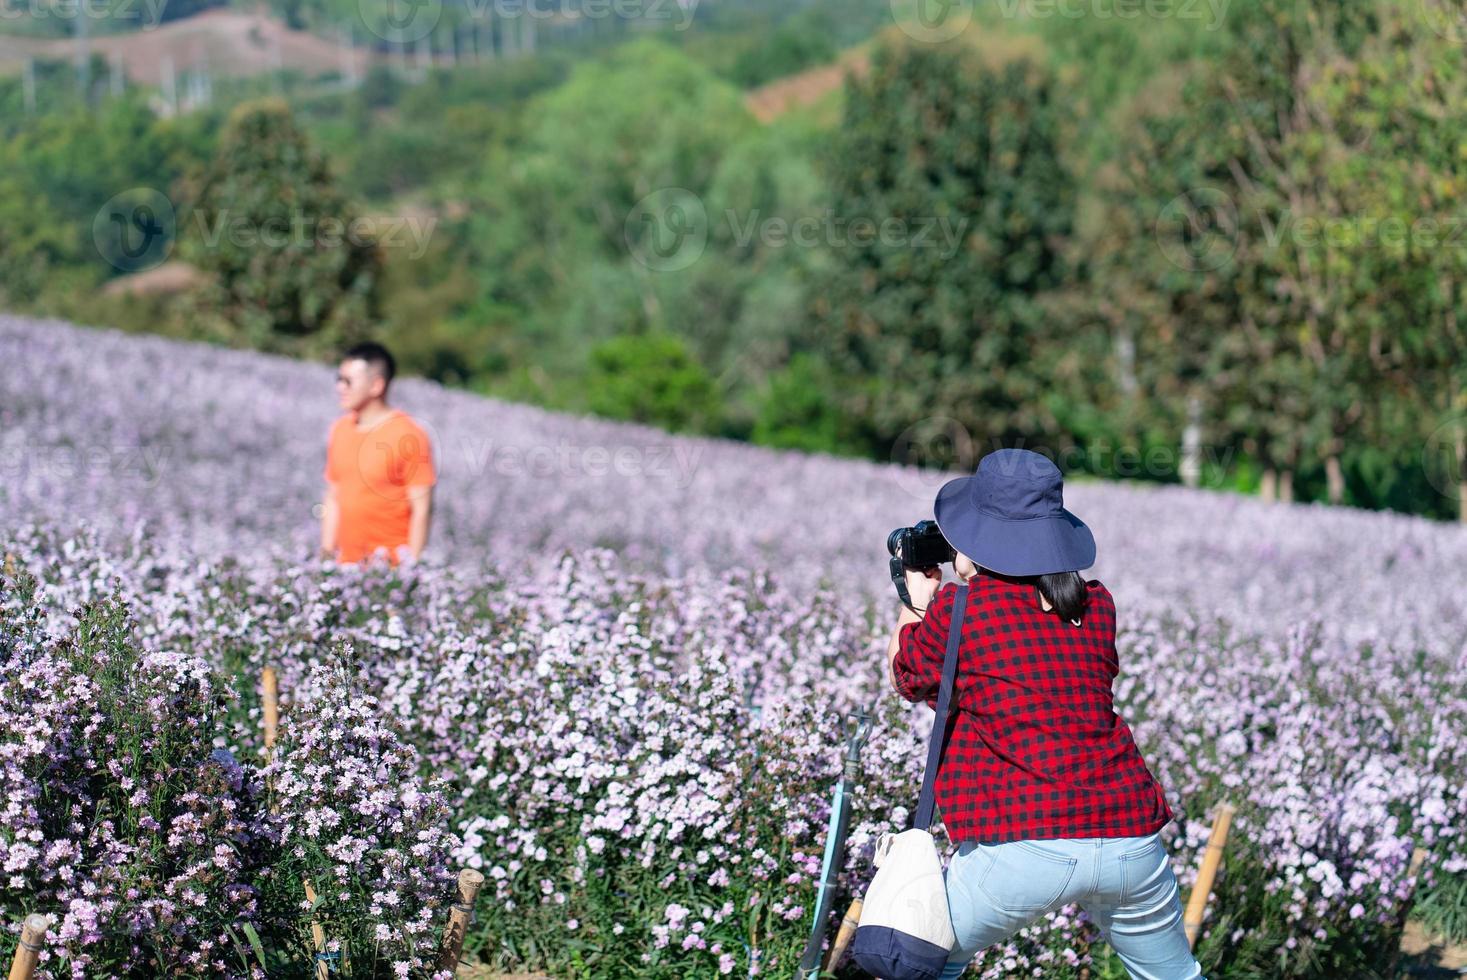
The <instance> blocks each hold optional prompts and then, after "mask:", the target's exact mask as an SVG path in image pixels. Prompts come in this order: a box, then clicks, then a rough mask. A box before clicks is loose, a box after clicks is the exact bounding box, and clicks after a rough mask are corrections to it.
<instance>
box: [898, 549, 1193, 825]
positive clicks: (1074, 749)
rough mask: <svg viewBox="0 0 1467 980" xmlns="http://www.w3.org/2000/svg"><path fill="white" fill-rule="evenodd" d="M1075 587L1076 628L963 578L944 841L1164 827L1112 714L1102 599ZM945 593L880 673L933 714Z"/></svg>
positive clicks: (990, 584) (949, 600) (1109, 642)
mask: <svg viewBox="0 0 1467 980" xmlns="http://www.w3.org/2000/svg"><path fill="white" fill-rule="evenodd" d="M1087 585H1088V590H1089V596H1088V601H1087V604H1086V607H1085V612H1084V614H1083V615H1082V616H1081V620H1080V622H1081V625H1080V626H1075V625H1073V624H1072V623H1070V622H1068V621H1066V620H1064V619H1061V618H1060V617H1059V615H1058V614H1056V613H1053V612H1045V611H1044V610H1043V609H1042V608H1041V607H1040V605H1039V599H1038V597H1037V596H1036V595H1035V590H1034V586H1033V585H1030V584H1027V583H1021V582H1017V581H1013V580H1011V579H1006V578H1004V577H1002V576H996V575H990V574H988V573H984V572H980V573H979V574H978V575H976V576H974V578H973V580H972V584H971V586H970V588H969V590H968V612H967V615H966V617H965V619H964V622H963V635H962V639H961V641H960V643H959V646H958V668H957V679H956V681H955V682H954V688H953V715H954V716H955V721H953V722H950V725H951V728H950V734H949V736H948V741H947V745H946V746H945V748H944V749H943V753H942V765H941V767H940V768H939V769H938V774H937V803H938V805H939V806H940V807H941V808H942V822H943V824H944V826H946V828H947V832H948V836H949V837H950V838H951V839H952V840H954V841H956V842H959V843H962V842H966V841H977V842H981V843H999V842H1002V841H1011V840H1037V839H1043V838H1053V837H1136V836H1142V835H1145V834H1150V833H1152V832H1154V831H1156V830H1159V829H1160V828H1161V827H1163V826H1165V824H1166V823H1167V822H1168V821H1169V820H1171V819H1172V811H1171V809H1170V808H1169V807H1168V806H1167V803H1166V798H1165V796H1164V794H1163V793H1162V789H1161V785H1160V784H1159V783H1158V782H1157V781H1156V779H1155V777H1153V776H1152V775H1151V771H1150V770H1149V769H1147V768H1146V763H1145V761H1143V760H1142V758H1141V753H1140V752H1139V751H1138V750H1137V748H1136V743H1135V741H1134V740H1133V739H1132V738H1131V729H1130V728H1129V727H1128V726H1127V725H1126V723H1125V722H1124V721H1122V720H1121V719H1120V717H1119V716H1117V715H1116V713H1115V710H1114V708H1113V704H1112V700H1111V689H1110V685H1111V681H1112V679H1114V677H1115V676H1116V671H1117V669H1118V667H1119V664H1118V661H1117V658H1116V646H1115V635H1116V607H1115V600H1114V599H1112V598H1111V595H1110V592H1109V591H1108V590H1107V589H1106V587H1105V586H1104V585H1101V584H1100V582H1098V581H1095V580H1093V579H1092V580H1091V581H1090V582H1088V583H1087ZM957 591H958V587H957V586H956V585H955V584H948V585H945V586H943V587H942V588H940V589H938V591H937V594H936V595H935V596H933V599H932V603H931V604H930V606H929V607H928V609H927V612H926V615H925V616H924V617H923V619H922V621H921V622H919V623H909V624H908V625H906V626H903V627H902V630H901V636H900V639H899V644H900V645H899V647H898V651H897V655H896V658H895V659H894V661H893V663H892V673H893V675H894V677H895V680H896V685H897V690H898V691H899V692H900V693H901V695H902V697H904V698H906V699H907V700H908V701H919V700H925V701H926V702H927V703H928V704H929V705H932V706H933V707H934V708H935V707H936V704H937V689H938V686H939V685H940V684H941V681H942V661H943V656H944V655H945V653H946V652H947V633H948V624H949V623H950V622H951V621H952V611H953V597H954V596H955V595H957Z"/></svg>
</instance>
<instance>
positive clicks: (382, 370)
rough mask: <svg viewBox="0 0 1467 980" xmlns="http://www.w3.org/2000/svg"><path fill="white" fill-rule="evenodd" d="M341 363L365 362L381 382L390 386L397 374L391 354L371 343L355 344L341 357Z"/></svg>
mask: <svg viewBox="0 0 1467 980" xmlns="http://www.w3.org/2000/svg"><path fill="white" fill-rule="evenodd" d="M341 359H342V360H343V361H366V362H367V366H368V367H370V368H372V370H374V371H376V372H377V373H378V374H380V375H382V380H384V381H386V382H387V383H388V384H392V376H393V375H394V374H396V373H397V362H396V361H394V360H393V359H392V353H391V352H390V351H388V349H387V348H386V347H383V346H382V345H381V344H378V343H375V342H373V341H367V342H366V343H362V344H357V345H356V346H354V347H351V348H349V349H348V350H347V352H346V353H345V354H343V355H341Z"/></svg>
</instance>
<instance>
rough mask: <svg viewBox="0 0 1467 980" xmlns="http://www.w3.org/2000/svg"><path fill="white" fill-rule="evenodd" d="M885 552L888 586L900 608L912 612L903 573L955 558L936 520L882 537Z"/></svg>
mask: <svg viewBox="0 0 1467 980" xmlns="http://www.w3.org/2000/svg"><path fill="white" fill-rule="evenodd" d="M886 550H887V552H888V553H889V554H890V555H891V561H890V562H889V563H888V565H889V567H890V569H891V581H892V584H893V585H895V586H896V590H897V595H898V596H899V597H900V598H901V600H902V605H904V606H906V607H907V608H908V609H912V611H913V612H916V611H917V610H915V609H913V608H912V594H911V593H910V592H908V591H907V576H906V572H907V570H908V569H912V570H914V571H917V570H921V569H927V568H936V567H937V566H938V565H945V564H947V563H948V562H950V561H952V560H953V559H954V558H956V557H957V551H956V550H954V548H953V546H952V545H951V544H949V543H948V540H947V538H945V537H943V536H942V531H941V529H939V528H938V526H937V522H936V521H918V522H917V523H916V524H914V525H913V526H911V527H899V528H897V529H896V530H895V531H893V532H891V533H890V534H888V535H887V536H886Z"/></svg>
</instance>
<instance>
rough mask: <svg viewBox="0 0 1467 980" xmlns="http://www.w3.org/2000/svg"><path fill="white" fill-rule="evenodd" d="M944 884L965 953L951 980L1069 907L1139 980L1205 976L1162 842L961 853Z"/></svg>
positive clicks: (967, 847)
mask: <svg viewBox="0 0 1467 980" xmlns="http://www.w3.org/2000/svg"><path fill="white" fill-rule="evenodd" d="M945 878H946V881H947V899H948V905H949V907H950V909H951V910H952V920H953V932H954V933H956V934H957V937H958V944H957V946H955V947H954V948H953V952H952V955H951V956H950V957H949V958H948V961H947V968H946V969H945V970H943V971H942V977H943V980H952V978H955V977H958V976H961V975H962V973H963V970H964V969H965V968H966V967H967V965H968V964H969V963H970V962H972V960H973V957H974V956H976V955H978V952H979V951H980V950H982V949H985V948H987V947H989V946H992V945H994V944H995V943H1000V942H1003V941H1004V940H1005V939H1007V938H1008V937H1010V936H1012V935H1013V934H1014V933H1016V932H1018V931H1019V930H1020V929H1022V928H1024V927H1025V926H1027V925H1028V924H1029V923H1031V922H1033V921H1034V920H1035V919H1038V918H1039V917H1041V916H1043V915H1044V914H1045V913H1046V912H1052V911H1054V910H1055V909H1057V908H1059V907H1060V906H1062V905H1068V904H1070V903H1071V902H1075V903H1078V904H1079V905H1080V907H1081V908H1083V909H1085V911H1086V912H1088V913H1090V917H1091V918H1092V919H1093V920H1094V921H1095V924H1096V925H1098V926H1099V927H1100V931H1101V932H1102V933H1103V934H1104V936H1105V939H1106V941H1107V942H1108V943H1110V945H1111V948H1112V949H1114V950H1115V951H1116V954H1117V955H1118V956H1119V957H1120V958H1121V962H1122V963H1124V964H1125V967H1126V970H1127V972H1129V973H1130V975H1131V976H1132V977H1133V978H1135V980H1196V978H1199V977H1201V976H1202V969H1201V967H1199V966H1198V964H1197V960H1196V959H1195V958H1194V957H1193V956H1192V951H1191V950H1190V949H1189V948H1188V946H1187V934H1186V932H1185V931H1184V930H1183V928H1182V903H1181V899H1180V898H1179V896H1178V894H1177V878H1176V875H1174V874H1172V869H1171V865H1170V864H1168V863H1167V853H1166V847H1165V846H1164V845H1163V844H1162V843H1161V840H1160V838H1159V836H1158V835H1157V834H1150V835H1148V836H1145V837H1074V838H1071V837H1066V838H1059V839H1055V840H1021V841H1012V842H1009V843H1006V844H973V843H967V844H962V845H961V846H959V848H958V853H957V854H956V855H955V856H954V857H953V859H952V861H951V862H950V863H949V865H948V869H947V873H946V876H945Z"/></svg>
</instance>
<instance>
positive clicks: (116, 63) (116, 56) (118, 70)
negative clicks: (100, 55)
mask: <svg viewBox="0 0 1467 980" xmlns="http://www.w3.org/2000/svg"><path fill="white" fill-rule="evenodd" d="M107 64H108V78H107V81H108V83H109V88H110V90H111V92H112V97H113V98H118V97H119V96H121V95H122V90H123V88H124V87H125V86H126V84H127V82H126V79H125V78H124V75H125V71H126V70H125V68H124V66H123V60H122V52H121V51H115V52H113V54H112V57H111V58H110V59H108V62H107Z"/></svg>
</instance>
